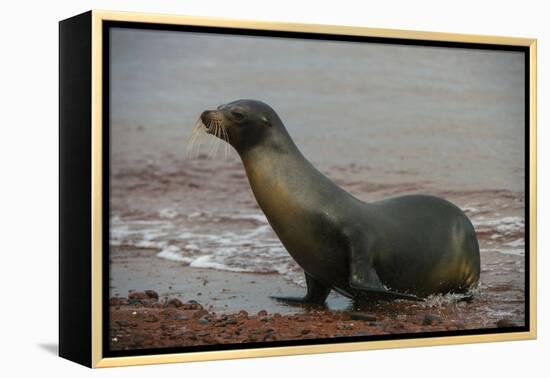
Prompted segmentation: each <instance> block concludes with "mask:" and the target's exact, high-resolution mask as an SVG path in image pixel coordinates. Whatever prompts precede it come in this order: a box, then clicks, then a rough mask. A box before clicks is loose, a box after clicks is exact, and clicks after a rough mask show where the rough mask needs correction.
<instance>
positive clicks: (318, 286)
mask: <svg viewBox="0 0 550 378" xmlns="http://www.w3.org/2000/svg"><path fill="white" fill-rule="evenodd" d="M306 285H307V293H306V295H305V296H304V297H278V296H271V297H270V298H273V299H276V300H278V301H280V302H284V303H287V304H291V305H293V304H294V305H304V304H306V305H307V304H313V305H322V304H323V303H325V300H326V299H327V297H328V294H329V293H330V290H331V288H330V286H326V285H325V284H323V283H321V282H319V281H318V280H316V279H315V278H313V277H311V276H310V275H309V274H307V273H306Z"/></svg>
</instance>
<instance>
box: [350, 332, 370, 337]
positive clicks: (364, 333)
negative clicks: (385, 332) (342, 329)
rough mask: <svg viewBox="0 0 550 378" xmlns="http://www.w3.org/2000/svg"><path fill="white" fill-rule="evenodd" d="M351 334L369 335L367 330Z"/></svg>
mask: <svg viewBox="0 0 550 378" xmlns="http://www.w3.org/2000/svg"><path fill="white" fill-rule="evenodd" d="M353 336H370V333H368V332H367V331H357V332H355V333H354V334H353Z"/></svg>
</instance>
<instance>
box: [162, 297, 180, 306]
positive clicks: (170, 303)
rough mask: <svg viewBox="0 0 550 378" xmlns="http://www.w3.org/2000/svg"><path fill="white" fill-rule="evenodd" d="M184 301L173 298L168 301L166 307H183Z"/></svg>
mask: <svg viewBox="0 0 550 378" xmlns="http://www.w3.org/2000/svg"><path fill="white" fill-rule="evenodd" d="M181 306H183V303H181V301H180V300H179V299H178V298H172V299H170V300H169V301H168V302H167V303H166V307H176V308H177V307H181Z"/></svg>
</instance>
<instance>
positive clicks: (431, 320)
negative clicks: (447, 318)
mask: <svg viewBox="0 0 550 378" xmlns="http://www.w3.org/2000/svg"><path fill="white" fill-rule="evenodd" d="M436 323H437V324H441V318H440V317H439V316H435V315H431V314H426V315H424V319H422V325H423V326H428V325H433V324H436Z"/></svg>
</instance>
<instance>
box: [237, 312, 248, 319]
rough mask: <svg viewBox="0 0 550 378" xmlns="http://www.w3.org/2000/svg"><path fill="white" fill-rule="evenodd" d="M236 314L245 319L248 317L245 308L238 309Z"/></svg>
mask: <svg viewBox="0 0 550 378" xmlns="http://www.w3.org/2000/svg"><path fill="white" fill-rule="evenodd" d="M238 316H239V318H244V319H247V318H248V312H246V311H245V310H241V311H239V314H238Z"/></svg>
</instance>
